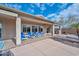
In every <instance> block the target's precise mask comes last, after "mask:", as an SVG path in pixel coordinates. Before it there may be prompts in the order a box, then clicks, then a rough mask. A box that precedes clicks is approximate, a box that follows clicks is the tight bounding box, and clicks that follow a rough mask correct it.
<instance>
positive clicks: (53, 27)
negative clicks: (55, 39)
mask: <svg viewBox="0 0 79 59" xmlns="http://www.w3.org/2000/svg"><path fill="white" fill-rule="evenodd" d="M52 35H53V36H54V35H55V25H54V24H53V25H52Z"/></svg>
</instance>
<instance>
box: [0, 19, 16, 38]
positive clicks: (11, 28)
mask: <svg viewBox="0 0 79 59" xmlns="http://www.w3.org/2000/svg"><path fill="white" fill-rule="evenodd" d="M0 22H1V23H2V26H3V27H2V33H3V34H2V36H3V39H9V38H13V37H15V36H16V35H15V34H16V29H15V28H16V23H15V20H13V19H6V18H0Z"/></svg>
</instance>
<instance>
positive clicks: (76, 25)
mask: <svg viewBox="0 0 79 59" xmlns="http://www.w3.org/2000/svg"><path fill="white" fill-rule="evenodd" d="M71 26H72V28H75V29H76V33H77V36H78V38H79V23H75V24H72V25H71Z"/></svg>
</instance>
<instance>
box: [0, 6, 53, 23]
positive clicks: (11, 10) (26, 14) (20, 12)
mask: <svg viewBox="0 0 79 59" xmlns="http://www.w3.org/2000/svg"><path fill="white" fill-rule="evenodd" d="M0 9H2V10H6V11H10V12H14V13H17V14H19V15H20V16H24V17H32V18H35V19H38V20H42V21H45V22H49V23H52V24H54V22H53V21H49V20H47V19H44V18H40V17H37V16H34V15H31V14H28V13H25V12H22V11H19V10H16V9H13V8H9V7H5V6H1V5H0Z"/></svg>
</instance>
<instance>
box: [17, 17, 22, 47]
mask: <svg viewBox="0 0 79 59" xmlns="http://www.w3.org/2000/svg"><path fill="white" fill-rule="evenodd" d="M16 45H21V18H20V17H17V18H16Z"/></svg>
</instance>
